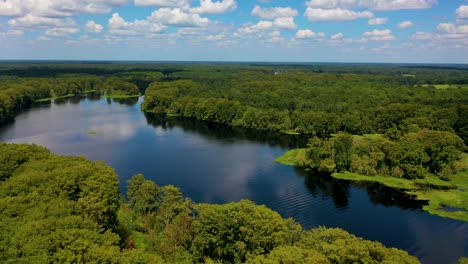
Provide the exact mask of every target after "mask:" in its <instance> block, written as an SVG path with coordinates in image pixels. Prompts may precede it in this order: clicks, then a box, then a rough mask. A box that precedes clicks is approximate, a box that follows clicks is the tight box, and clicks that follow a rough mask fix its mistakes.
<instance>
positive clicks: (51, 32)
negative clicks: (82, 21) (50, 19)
mask: <svg viewBox="0 0 468 264" xmlns="http://www.w3.org/2000/svg"><path fill="white" fill-rule="evenodd" d="M79 31H80V29H79V28H77V27H61V28H49V29H47V30H46V31H45V34H46V35H47V36H53V37H63V36H67V35H71V34H76V33H78V32H79Z"/></svg>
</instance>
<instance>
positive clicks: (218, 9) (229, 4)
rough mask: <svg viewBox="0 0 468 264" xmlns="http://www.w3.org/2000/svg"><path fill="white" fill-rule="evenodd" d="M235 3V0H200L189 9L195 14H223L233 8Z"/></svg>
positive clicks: (235, 6)
mask: <svg viewBox="0 0 468 264" xmlns="http://www.w3.org/2000/svg"><path fill="white" fill-rule="evenodd" d="M236 8H237V3H236V1H235V0H221V1H216V2H213V1H211V0H200V6H199V7H195V8H192V9H191V10H190V11H191V12H192V13H197V14H210V15H213V14H224V13H226V12H228V11H232V10H235V9H236Z"/></svg>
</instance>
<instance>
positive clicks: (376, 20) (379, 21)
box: [368, 17, 388, 26]
mask: <svg viewBox="0 0 468 264" xmlns="http://www.w3.org/2000/svg"><path fill="white" fill-rule="evenodd" d="M387 22H388V18H387V17H376V18H371V19H369V22H368V24H369V25H371V26H377V25H384V24H386V23H387Z"/></svg>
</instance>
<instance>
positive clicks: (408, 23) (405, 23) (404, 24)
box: [397, 20, 414, 28]
mask: <svg viewBox="0 0 468 264" xmlns="http://www.w3.org/2000/svg"><path fill="white" fill-rule="evenodd" d="M412 26H414V23H413V22H411V21H409V20H407V21H403V22H400V23H398V25H397V27H398V28H409V27H412Z"/></svg>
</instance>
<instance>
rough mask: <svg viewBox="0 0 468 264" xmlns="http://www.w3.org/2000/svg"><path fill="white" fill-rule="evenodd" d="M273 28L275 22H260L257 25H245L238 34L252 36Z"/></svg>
mask: <svg viewBox="0 0 468 264" xmlns="http://www.w3.org/2000/svg"><path fill="white" fill-rule="evenodd" d="M272 28H273V22H271V21H263V20H262V21H259V22H258V23H257V24H253V25H244V26H242V27H241V28H239V30H238V32H239V33H241V34H252V33H257V32H260V31H264V30H269V29H272Z"/></svg>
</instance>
